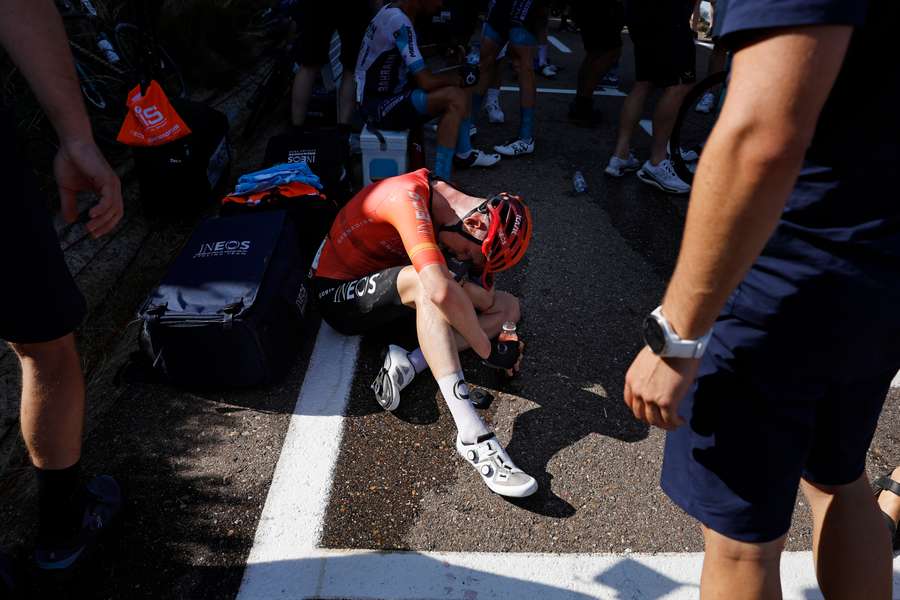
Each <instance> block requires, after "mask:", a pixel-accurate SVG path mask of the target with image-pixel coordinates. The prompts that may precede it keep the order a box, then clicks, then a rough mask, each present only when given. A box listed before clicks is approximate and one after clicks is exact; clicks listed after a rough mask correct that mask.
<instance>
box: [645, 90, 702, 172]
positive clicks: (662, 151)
mask: <svg viewBox="0 0 900 600" xmlns="http://www.w3.org/2000/svg"><path fill="white" fill-rule="evenodd" d="M691 87H692V86H691V85H689V84H687V85H673V86H671V87H667V88H666V91H664V92H663V95H662V97H661V98H660V99H659V103H657V105H656V110H655V111H654V113H653V144H652V146H651V149H650V163H651V164H653V165H658V164H659V163H660V162H662V161H663V160H665V159H666V156H667V155H668V146H669V137H671V135H672V128H674V127H675V119H676V118H677V117H678V110H679V109H680V108H681V103H682V101H683V100H684V97H685V96H686V95H687V93H688V92H689V91H690V90H691ZM674 151H675V150H674V149H673V152H674Z"/></svg>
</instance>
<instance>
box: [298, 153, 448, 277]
mask: <svg viewBox="0 0 900 600" xmlns="http://www.w3.org/2000/svg"><path fill="white" fill-rule="evenodd" d="M410 263H412V265H413V266H414V267H415V268H416V271H421V270H422V269H424V268H425V267H427V266H428V265H433V264H446V262H445V261H444V256H443V254H441V251H440V249H439V248H438V245H437V242H436V239H435V233H434V225H433V224H432V222H431V185H430V183H429V181H428V170H427V169H419V170H418V171H413V172H412V173H407V174H405V175H399V176H397V177H391V178H389V179H384V180H382V181H379V182H377V183H373V184H372V185H369V186H366V187H365V188H363V189H362V190H361V191H360V192H359V193H358V194H356V196H354V197H353V199H352V200H350V202H349V203H347V205H346V206H345V207H344V208H343V209H341V212H339V213H338V216H337V218H336V219H335V220H334V224H333V225H332V226H331V231H329V232H328V237H327V238H325V242H324V243H323V244H322V247H321V248H320V249H319V254H318V255H317V256H316V259H315V260H314V261H313V270H314V274H315V276H316V277H325V278H327V279H338V280H342V281H349V280H352V279H356V278H358V277H363V276H365V275H369V274H371V273H376V272H378V271H382V270H384V269H387V268H389V267H396V266H400V265H408V264H410Z"/></svg>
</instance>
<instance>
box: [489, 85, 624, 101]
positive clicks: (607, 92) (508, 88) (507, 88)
mask: <svg viewBox="0 0 900 600" xmlns="http://www.w3.org/2000/svg"><path fill="white" fill-rule="evenodd" d="M500 91H501V92H518V91H519V86H517V85H504V86H502V87H501V88H500ZM537 91H538V93H539V94H562V95H564V96H574V95H575V94H576V93H577V92H578V90H567V89H562V88H543V87H539V88H538V89H537ZM594 95H595V96H618V97H621V98H624V97H625V96H627V95H628V94H623V93H622V92H620V91H619V90H617V89H614V88H602V89H599V90H597V91H595V92H594Z"/></svg>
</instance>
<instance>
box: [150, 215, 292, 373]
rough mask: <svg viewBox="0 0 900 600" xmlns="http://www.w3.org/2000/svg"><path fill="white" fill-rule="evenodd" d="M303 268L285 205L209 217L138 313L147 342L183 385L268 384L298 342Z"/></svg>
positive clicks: (155, 359) (158, 363)
mask: <svg viewBox="0 0 900 600" xmlns="http://www.w3.org/2000/svg"><path fill="white" fill-rule="evenodd" d="M306 275H307V272H306V270H305V269H304V266H303V265H302V264H301V262H300V261H299V260H298V246H297V239H296V231H295V230H294V224H293V222H292V221H291V219H289V218H288V217H287V214H286V213H284V212H283V211H272V212H262V213H259V214H253V215H243V216H239V217H228V218H224V217H223V218H216V219H208V220H206V221H203V222H202V223H200V225H199V226H198V227H197V229H196V231H194V233H193V235H192V236H191V238H190V240H189V241H188V243H187V244H186V245H185V247H184V248H183V249H182V251H181V253H180V254H179V255H178V257H177V258H176V259H175V262H174V263H173V264H172V266H171V268H170V269H169V272H168V273H167V274H166V276H165V278H163V281H162V282H161V283H160V284H159V286H158V287H157V288H156V289H155V290H153V292H152V293H151V294H150V296H149V297H148V298H147V300H146V301H145V302H144V304H143V306H142V307H141V310H140V312H139V313H138V316H139V318H140V319H141V321H142V329H141V336H140V338H141V346H142V349H143V350H144V352H145V353H147V354H148V355H149V359H150V361H152V363H153V367H154V368H155V369H156V370H157V371H159V372H161V373H162V374H163V375H164V377H165V378H166V380H168V381H169V382H171V383H174V384H177V385H181V386H186V387H192V388H229V387H246V386H253V385H260V384H265V383H269V382H272V381H274V380H276V379H278V378H279V377H281V376H282V375H284V374H285V373H286V372H287V370H288V368H289V367H290V365H291V364H292V363H293V360H294V358H295V356H296V353H297V350H298V349H299V347H300V343H301V340H302V325H303V316H304V314H305V311H306V304H307V298H308V293H307V289H306Z"/></svg>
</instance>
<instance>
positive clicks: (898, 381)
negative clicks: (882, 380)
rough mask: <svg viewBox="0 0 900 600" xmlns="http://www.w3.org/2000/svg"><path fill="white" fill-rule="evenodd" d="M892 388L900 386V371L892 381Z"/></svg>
mask: <svg viewBox="0 0 900 600" xmlns="http://www.w3.org/2000/svg"><path fill="white" fill-rule="evenodd" d="M891 387H892V388H900V372H898V373H897V374H896V375H894V380H893V381H892V382H891Z"/></svg>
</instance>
